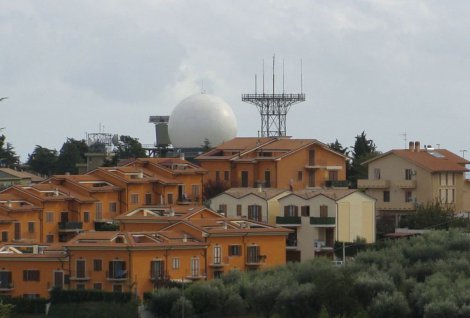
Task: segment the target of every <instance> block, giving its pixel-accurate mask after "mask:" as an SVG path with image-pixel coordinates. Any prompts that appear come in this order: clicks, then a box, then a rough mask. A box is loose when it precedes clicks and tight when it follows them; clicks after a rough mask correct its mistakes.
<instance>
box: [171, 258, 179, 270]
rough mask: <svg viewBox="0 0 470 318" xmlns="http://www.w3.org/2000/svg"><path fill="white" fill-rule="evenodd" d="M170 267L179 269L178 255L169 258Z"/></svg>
mask: <svg viewBox="0 0 470 318" xmlns="http://www.w3.org/2000/svg"><path fill="white" fill-rule="evenodd" d="M171 267H172V268H173V269H179V268H180V259H179V257H173V259H172V260H171Z"/></svg>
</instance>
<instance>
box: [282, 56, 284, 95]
mask: <svg viewBox="0 0 470 318" xmlns="http://www.w3.org/2000/svg"><path fill="white" fill-rule="evenodd" d="M282 94H284V59H282Z"/></svg>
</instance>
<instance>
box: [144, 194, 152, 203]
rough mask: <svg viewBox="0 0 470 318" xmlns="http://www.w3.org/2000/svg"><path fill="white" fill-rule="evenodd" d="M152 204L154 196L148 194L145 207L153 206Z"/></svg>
mask: <svg viewBox="0 0 470 318" xmlns="http://www.w3.org/2000/svg"><path fill="white" fill-rule="evenodd" d="M151 204H152V194H151V193H146V194H145V205H151Z"/></svg>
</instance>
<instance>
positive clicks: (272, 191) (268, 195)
mask: <svg viewBox="0 0 470 318" xmlns="http://www.w3.org/2000/svg"><path fill="white" fill-rule="evenodd" d="M287 192H289V191H288V190H287V189H277V188H263V189H261V190H260V189H259V188H230V189H228V190H226V191H225V192H223V193H221V194H219V196H220V195H222V194H227V195H230V196H232V197H234V198H236V199H240V198H242V197H245V196H247V195H250V194H253V195H256V196H257V197H260V198H261V199H263V200H271V199H272V198H274V197H276V196H278V195H280V194H283V193H287Z"/></svg>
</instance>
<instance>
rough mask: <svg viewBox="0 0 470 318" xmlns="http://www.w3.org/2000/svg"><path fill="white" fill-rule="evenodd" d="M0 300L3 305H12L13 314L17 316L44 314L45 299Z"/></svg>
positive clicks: (6, 298)
mask: <svg viewBox="0 0 470 318" xmlns="http://www.w3.org/2000/svg"><path fill="white" fill-rule="evenodd" d="M0 300H1V301H3V303H4V304H12V305H14V306H15V307H13V312H14V313H17V314H45V313H46V303H47V302H48V300H47V299H45V298H26V297H9V296H2V297H0Z"/></svg>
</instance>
